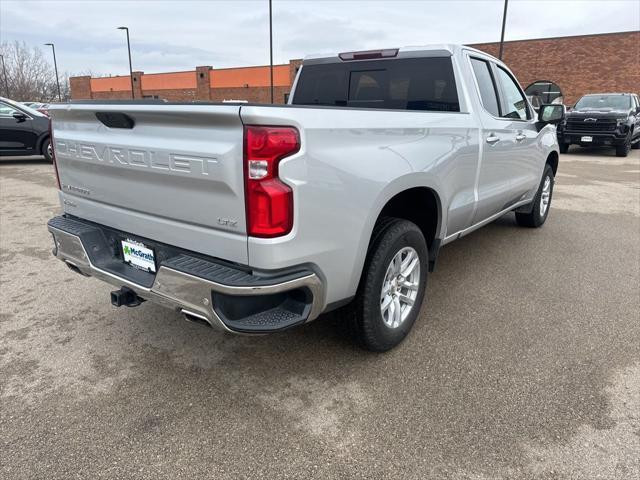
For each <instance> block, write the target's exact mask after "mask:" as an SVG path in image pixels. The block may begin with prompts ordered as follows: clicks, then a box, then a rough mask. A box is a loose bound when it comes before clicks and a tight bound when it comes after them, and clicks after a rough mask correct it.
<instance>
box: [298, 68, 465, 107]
mask: <svg viewBox="0 0 640 480" xmlns="http://www.w3.org/2000/svg"><path fill="white" fill-rule="evenodd" d="M293 104H295V105H324V106H338V107H353V108H382V109H393V110H428V111H440V112H459V111H460V105H459V103H458V92H457V89H456V83H455V77H454V74H453V66H452V64H451V58H450V57H433V58H407V59H393V60H371V61H357V62H343V63H329V64H320V65H305V66H304V67H303V68H302V72H301V73H300V78H299V79H298V84H297V87H296V91H295V95H294V98H293Z"/></svg>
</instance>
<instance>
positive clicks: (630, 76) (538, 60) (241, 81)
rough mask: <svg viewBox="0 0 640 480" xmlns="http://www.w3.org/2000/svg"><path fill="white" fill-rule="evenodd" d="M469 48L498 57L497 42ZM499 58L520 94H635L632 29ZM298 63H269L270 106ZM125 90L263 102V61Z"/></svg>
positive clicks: (151, 80)
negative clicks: (551, 91) (523, 90)
mask: <svg viewBox="0 0 640 480" xmlns="http://www.w3.org/2000/svg"><path fill="white" fill-rule="evenodd" d="M471 46H473V47H475V48H478V49H480V50H482V51H485V52H487V53H490V54H491V55H494V56H497V55H498V50H499V43H497V42H495V43H482V44H474V45H471ZM503 59H504V61H505V63H506V64H507V65H508V66H509V67H510V68H511V69H512V70H513V72H514V73H515V74H516V76H517V77H518V80H519V81H520V83H521V85H522V86H523V87H524V88H527V87H528V86H530V88H529V89H528V92H527V93H532V92H534V91H536V86H540V85H553V86H554V87H553V88H554V89H556V90H559V92H556V94H554V95H552V97H555V96H558V94H561V95H562V96H563V97H564V103H566V104H573V103H574V102H575V101H576V100H577V99H578V98H579V97H580V96H582V95H583V94H585V93H589V92H605V91H607V92H613V91H625V92H631V91H633V92H638V91H640V31H634V32H616V33H606V34H596V35H579V36H571V37H555V38H542V39H533V40H516V41H510V42H505V44H504V53H503ZM300 63H301V60H291V61H290V62H289V63H288V64H282V65H274V67H273V69H274V72H273V79H274V101H275V102H276V103H284V102H285V101H286V98H287V95H288V93H289V91H290V89H291V85H292V84H293V80H294V78H295V75H296V71H297V69H298V67H299V65H300ZM69 80H70V84H71V98H72V99H126V98H131V82H130V79H129V75H126V76H119V77H104V78H91V77H88V76H84V77H71V78H70V79H69ZM536 82H538V83H536ZM133 87H134V93H135V96H136V98H163V99H166V100H170V101H191V100H199V101H216V102H217V101H222V100H247V101H249V102H257V103H268V102H269V101H270V91H269V67H268V66H257V67H242V68H223V69H215V68H212V67H210V66H202V67H196V68H195V69H194V70H190V71H186V72H171V73H144V72H133ZM544 89H546V90H549V88H547V87H543V90H544ZM538 91H539V89H538Z"/></svg>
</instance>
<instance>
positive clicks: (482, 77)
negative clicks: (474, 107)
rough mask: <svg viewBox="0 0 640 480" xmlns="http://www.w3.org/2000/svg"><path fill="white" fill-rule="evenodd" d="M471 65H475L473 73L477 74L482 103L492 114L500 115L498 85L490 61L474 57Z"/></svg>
mask: <svg viewBox="0 0 640 480" xmlns="http://www.w3.org/2000/svg"><path fill="white" fill-rule="evenodd" d="M471 66H472V67H473V73H474V74H475V76H476V80H477V82H478V88H479V89H480V99H481V100H482V105H483V106H484V108H485V110H486V111H487V112H489V113H490V114H491V115H493V116H494V117H499V116H500V110H499V109H498V95H497V94H496V87H495V83H494V82H493V76H492V75H491V70H489V62H485V61H484V60H480V59H478V58H472V59H471Z"/></svg>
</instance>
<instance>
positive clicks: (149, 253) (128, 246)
mask: <svg viewBox="0 0 640 480" xmlns="http://www.w3.org/2000/svg"><path fill="white" fill-rule="evenodd" d="M122 253H123V255H124V261H125V263H128V264H129V265H132V266H134V267H136V268H139V269H140V270H144V271H146V272H153V273H155V271H156V256H155V254H154V253H153V250H152V249H150V248H147V247H145V246H144V245H143V244H142V243H140V242H134V241H133V240H122Z"/></svg>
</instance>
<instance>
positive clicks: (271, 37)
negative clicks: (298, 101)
mask: <svg viewBox="0 0 640 480" xmlns="http://www.w3.org/2000/svg"><path fill="white" fill-rule="evenodd" d="M269 76H270V78H271V82H270V85H271V103H273V20H272V15H271V0H269Z"/></svg>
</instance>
